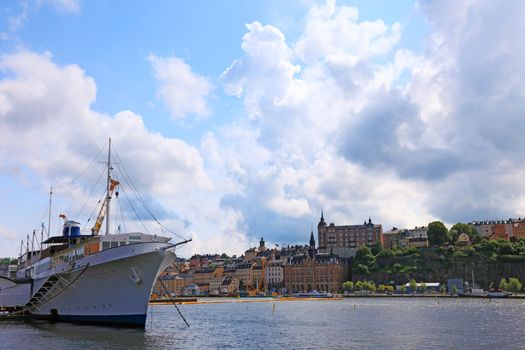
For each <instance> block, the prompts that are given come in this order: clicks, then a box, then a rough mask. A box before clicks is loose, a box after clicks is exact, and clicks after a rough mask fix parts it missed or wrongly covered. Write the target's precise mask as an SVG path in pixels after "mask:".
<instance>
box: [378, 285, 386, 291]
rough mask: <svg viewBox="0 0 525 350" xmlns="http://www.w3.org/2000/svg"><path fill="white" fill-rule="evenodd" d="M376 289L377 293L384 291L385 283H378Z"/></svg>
mask: <svg viewBox="0 0 525 350" xmlns="http://www.w3.org/2000/svg"><path fill="white" fill-rule="evenodd" d="M377 291H378V292H379V293H384V292H385V285H384V284H380V285H379V286H378V287H377Z"/></svg>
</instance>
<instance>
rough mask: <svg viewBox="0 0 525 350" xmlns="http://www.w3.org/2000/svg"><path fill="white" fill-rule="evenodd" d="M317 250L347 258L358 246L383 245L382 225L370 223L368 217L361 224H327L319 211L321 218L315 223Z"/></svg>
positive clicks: (352, 254) (351, 255) (353, 253)
mask: <svg viewBox="0 0 525 350" xmlns="http://www.w3.org/2000/svg"><path fill="white" fill-rule="evenodd" d="M317 232H318V240H319V250H321V251H323V252H326V253H328V252H332V253H334V254H335V255H337V256H338V257H340V258H349V257H353V256H354V255H355V252H356V251H357V248H358V247H359V246H362V245H364V246H367V247H369V248H372V247H373V246H375V245H376V244H377V243H380V244H381V246H382V245H383V227H382V225H381V224H374V223H372V219H371V218H368V222H367V221H365V222H364V224H362V225H343V226H336V225H335V224H334V223H331V224H330V225H328V224H327V223H326V222H325V220H324V215H323V212H322V211H321V220H320V221H319V224H318V225H317Z"/></svg>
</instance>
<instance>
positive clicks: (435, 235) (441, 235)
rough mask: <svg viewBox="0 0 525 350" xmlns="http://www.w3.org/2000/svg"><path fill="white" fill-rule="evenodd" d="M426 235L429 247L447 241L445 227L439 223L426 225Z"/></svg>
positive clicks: (434, 222)
mask: <svg viewBox="0 0 525 350" xmlns="http://www.w3.org/2000/svg"><path fill="white" fill-rule="evenodd" d="M427 235H428V243H429V244H430V245H442V244H444V243H446V242H447V241H448V240H449V237H448V230H447V227H446V226H445V224H443V223H442V222H441V221H433V222H431V223H430V224H428V232H427Z"/></svg>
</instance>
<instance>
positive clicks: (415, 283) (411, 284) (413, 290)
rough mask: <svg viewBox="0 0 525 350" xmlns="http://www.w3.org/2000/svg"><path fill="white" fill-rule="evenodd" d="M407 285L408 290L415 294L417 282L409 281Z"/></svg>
mask: <svg viewBox="0 0 525 350" xmlns="http://www.w3.org/2000/svg"><path fill="white" fill-rule="evenodd" d="M408 284H409V285H410V289H411V290H412V293H415V292H416V288H417V282H416V280H415V279H413V278H412V279H411V280H410V281H409V282H408Z"/></svg>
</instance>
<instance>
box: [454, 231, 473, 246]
mask: <svg viewBox="0 0 525 350" xmlns="http://www.w3.org/2000/svg"><path fill="white" fill-rule="evenodd" d="M456 244H457V245H459V246H465V245H470V238H469V236H468V235H467V234H466V233H465V232H463V233H462V234H460V235H459V236H458V239H457V240H456Z"/></svg>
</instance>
